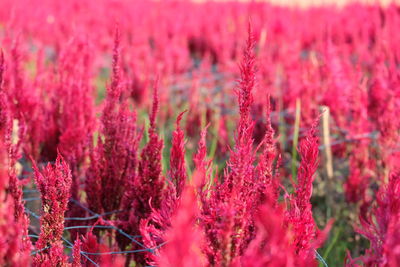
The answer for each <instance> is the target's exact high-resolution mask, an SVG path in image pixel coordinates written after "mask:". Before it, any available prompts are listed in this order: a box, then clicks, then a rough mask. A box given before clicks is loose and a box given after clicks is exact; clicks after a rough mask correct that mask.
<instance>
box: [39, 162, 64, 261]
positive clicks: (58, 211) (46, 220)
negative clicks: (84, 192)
mask: <svg viewBox="0 0 400 267" xmlns="http://www.w3.org/2000/svg"><path fill="white" fill-rule="evenodd" d="M33 169H34V171H35V181H36V184H37V186H38V189H39V191H40V194H41V200H42V216H41V218H40V236H39V240H38V241H37V242H36V249H38V250H41V249H44V248H46V247H48V246H50V247H51V249H49V250H44V251H43V252H40V253H38V255H37V256H36V257H35V259H34V263H35V265H37V266H40V265H41V264H45V263H51V264H57V265H58V264H63V263H65V262H66V257H65V255H63V252H62V251H63V245H62V241H61V237H62V234H63V231H64V213H65V211H66V209H67V206H68V199H69V197H70V188H71V182H72V178H71V171H70V169H69V167H68V164H67V163H66V162H65V161H64V159H63V158H62V157H61V155H60V154H58V156H57V160H56V163H55V165H54V166H52V165H50V164H48V165H47V166H46V167H45V168H44V169H43V170H42V171H39V168H38V167H37V166H36V163H35V162H33Z"/></svg>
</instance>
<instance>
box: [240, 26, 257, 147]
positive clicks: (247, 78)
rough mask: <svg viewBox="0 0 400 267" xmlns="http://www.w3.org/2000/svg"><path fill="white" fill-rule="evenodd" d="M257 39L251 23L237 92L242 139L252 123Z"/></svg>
mask: <svg viewBox="0 0 400 267" xmlns="http://www.w3.org/2000/svg"><path fill="white" fill-rule="evenodd" d="M254 46H255V41H254V37H253V32H252V28H251V24H250V23H249V28H248V37H247V42H246V48H245V50H244V52H243V53H244V55H243V60H242V62H241V64H240V75H241V77H240V81H239V89H237V92H236V93H237V94H238V98H239V111H240V121H239V126H238V139H239V140H241V139H242V138H244V137H245V136H246V134H247V131H248V128H249V127H250V126H251V124H252V120H251V118H250V108H251V105H252V103H253V95H252V91H253V89H254V86H255V79H256V76H255V72H256V69H255V65H254V63H255V55H254V51H253V50H254Z"/></svg>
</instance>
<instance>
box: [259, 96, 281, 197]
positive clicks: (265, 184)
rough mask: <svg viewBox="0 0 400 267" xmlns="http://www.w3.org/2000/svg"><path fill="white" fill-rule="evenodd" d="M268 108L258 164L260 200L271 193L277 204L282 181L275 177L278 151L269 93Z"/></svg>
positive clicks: (270, 195)
mask: <svg viewBox="0 0 400 267" xmlns="http://www.w3.org/2000/svg"><path fill="white" fill-rule="evenodd" d="M266 109H267V112H266V121H267V122H266V131H265V135H264V139H263V141H262V142H261V144H262V146H263V151H262V153H261V155H260V158H259V160H258V165H257V172H258V174H257V175H258V179H259V182H258V185H259V186H260V188H259V190H260V192H259V193H260V201H261V202H263V201H264V200H265V194H269V196H268V197H269V198H271V199H272V201H273V202H274V203H276V204H277V202H278V197H279V187H280V182H279V180H277V177H274V174H273V171H274V166H273V163H274V160H275V159H276V157H277V155H278V151H277V147H276V143H275V139H274V134H275V132H274V129H273V128H272V125H271V118H270V113H271V107H270V96H269V95H268V97H267V103H266Z"/></svg>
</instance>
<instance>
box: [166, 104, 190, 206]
mask: <svg viewBox="0 0 400 267" xmlns="http://www.w3.org/2000/svg"><path fill="white" fill-rule="evenodd" d="M185 112H186V111H184V112H182V113H180V114H179V116H178V118H177V119H176V129H175V131H174V132H173V133H172V147H171V155H170V162H169V165H170V171H169V177H170V179H171V180H172V182H173V183H174V184H175V188H176V196H177V197H178V198H179V197H180V195H181V193H182V191H183V188H184V186H185V183H186V179H187V177H186V176H187V174H186V166H185V140H184V138H185V137H184V134H183V131H182V129H181V127H180V122H181V120H182V116H183V114H184V113H185Z"/></svg>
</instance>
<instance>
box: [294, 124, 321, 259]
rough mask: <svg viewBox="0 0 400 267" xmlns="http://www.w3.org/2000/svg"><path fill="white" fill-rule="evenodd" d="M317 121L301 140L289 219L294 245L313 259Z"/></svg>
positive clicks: (303, 254)
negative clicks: (312, 199) (312, 198)
mask: <svg viewBox="0 0 400 267" xmlns="http://www.w3.org/2000/svg"><path fill="white" fill-rule="evenodd" d="M318 122H319V119H317V120H316V121H315V123H314V124H313V126H312V127H311V129H310V130H309V132H308V133H307V136H306V137H305V138H304V139H303V140H302V141H301V143H300V147H299V154H300V157H301V162H300V167H299V171H298V181H297V184H296V185H295V193H294V195H291V197H290V207H289V209H288V217H287V220H288V222H289V224H290V225H292V227H293V234H294V241H293V242H294V246H295V248H296V252H297V253H298V254H299V256H300V257H301V258H302V259H304V260H305V259H313V258H314V251H313V247H312V244H313V242H314V241H315V239H316V237H317V230H318V229H317V228H316V224H315V222H314V219H313V216H312V207H311V202H310V198H311V195H312V188H313V185H312V183H313V181H314V175H315V172H316V170H317V167H318V152H319V151H318V136H317V135H316V132H317V125H318Z"/></svg>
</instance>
